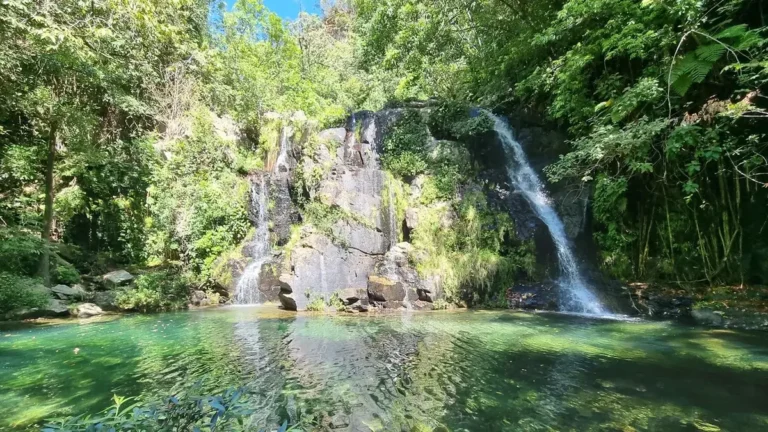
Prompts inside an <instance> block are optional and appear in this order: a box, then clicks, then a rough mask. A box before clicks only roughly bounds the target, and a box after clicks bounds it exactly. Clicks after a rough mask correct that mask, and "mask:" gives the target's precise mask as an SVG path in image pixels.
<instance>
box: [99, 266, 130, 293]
mask: <svg viewBox="0 0 768 432" xmlns="http://www.w3.org/2000/svg"><path fill="white" fill-rule="evenodd" d="M134 279H135V278H134V276H133V275H132V274H130V273H128V272H127V271H125V270H115V271H113V272H109V273H107V274H105V275H102V276H101V281H102V283H103V284H104V287H105V288H107V289H112V288H117V287H121V286H126V285H129V284H130V283H131V282H133V280H134Z"/></svg>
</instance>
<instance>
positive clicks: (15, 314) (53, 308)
mask: <svg viewBox="0 0 768 432" xmlns="http://www.w3.org/2000/svg"><path fill="white" fill-rule="evenodd" d="M66 315H69V308H68V307H67V305H66V303H64V302H63V301H61V300H58V299H50V300H48V304H46V305H45V306H43V307H41V308H24V309H17V310H15V311H11V312H9V313H8V314H6V316H5V318H6V319H7V320H11V321H20V320H28V319H36V318H56V317H60V316H66Z"/></svg>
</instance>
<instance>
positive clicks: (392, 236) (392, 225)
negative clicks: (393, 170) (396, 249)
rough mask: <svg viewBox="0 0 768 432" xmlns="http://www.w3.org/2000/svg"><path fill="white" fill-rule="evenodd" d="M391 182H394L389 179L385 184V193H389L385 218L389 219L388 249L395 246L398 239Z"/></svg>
mask: <svg viewBox="0 0 768 432" xmlns="http://www.w3.org/2000/svg"><path fill="white" fill-rule="evenodd" d="M393 182H394V180H392V179H390V180H389V182H388V183H387V191H388V193H389V197H388V198H389V199H388V204H389V209H388V214H387V218H388V219H389V221H388V223H389V247H390V248H391V247H393V246H395V245H396V244H397V242H398V239H399V237H398V232H397V210H396V209H395V194H394V191H393V190H392V189H393V188H394V184H393Z"/></svg>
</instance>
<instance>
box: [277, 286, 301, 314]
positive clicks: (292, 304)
mask: <svg viewBox="0 0 768 432" xmlns="http://www.w3.org/2000/svg"><path fill="white" fill-rule="evenodd" d="M277 297H278V298H279V299H280V304H282V305H283V309H285V310H287V311H294V312H296V311H297V310H298V309H299V308H298V306H297V305H296V299H295V298H293V294H292V293H289V292H284V291H280V293H279V294H278V295H277Z"/></svg>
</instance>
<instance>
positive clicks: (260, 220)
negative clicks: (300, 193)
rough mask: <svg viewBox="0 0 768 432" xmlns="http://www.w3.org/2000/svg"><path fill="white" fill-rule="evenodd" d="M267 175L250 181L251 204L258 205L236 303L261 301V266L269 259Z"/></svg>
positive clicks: (236, 289)
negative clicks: (253, 231)
mask: <svg viewBox="0 0 768 432" xmlns="http://www.w3.org/2000/svg"><path fill="white" fill-rule="evenodd" d="M266 177H267V176H265V175H262V176H260V177H259V179H258V181H257V182H253V183H251V205H252V206H258V217H257V220H256V235H254V236H253V241H252V242H251V243H250V245H248V247H249V248H250V255H251V262H250V263H249V264H248V266H247V267H246V268H245V270H244V271H243V274H242V275H241V276H240V280H238V281H237V286H236V287H235V303H236V304H258V303H261V291H259V282H260V280H261V267H262V266H263V265H264V263H266V262H267V261H268V260H269V257H270V252H271V251H270V247H269V211H268V203H267V198H268V196H269V194H268V193H267V178H266Z"/></svg>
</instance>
